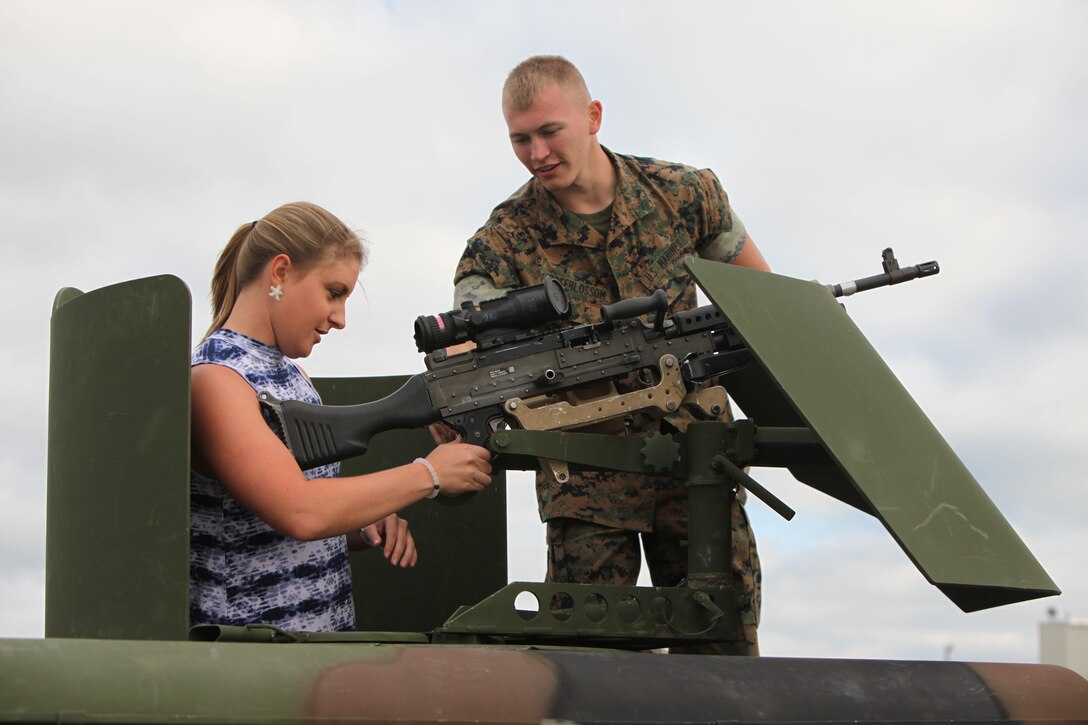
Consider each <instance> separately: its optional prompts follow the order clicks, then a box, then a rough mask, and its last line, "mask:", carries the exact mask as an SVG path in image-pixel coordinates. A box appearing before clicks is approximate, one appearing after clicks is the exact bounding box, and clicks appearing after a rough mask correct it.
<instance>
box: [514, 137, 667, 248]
mask: <svg viewBox="0 0 1088 725" xmlns="http://www.w3.org/2000/svg"><path fill="white" fill-rule="evenodd" d="M601 149H602V150H603V151H604V153H605V155H606V156H608V160H609V161H610V162H611V163H612V168H613V169H615V170H616V196H615V199H613V201H612V224H611V226H610V228H609V230H608V238H607V239H606V238H605V237H602V236H601V235H600V234H599V233H598V232H597V231H596V230H594V229H593V228H592V227H590V226H589V225H588V224H586V223H585V222H584V221H582V219H581V218H580V217H579V216H578V215H577V214H574V213H572V212H569V211H567V210H566V209H564V208H563V207H562V206H560V205H559V202H557V201H556V200H555V197H554V196H552V195H551V193H550V192H549V191H548V190H547V189H545V188H544V185H543V184H542V183H540V181H539V180H538V179H537V178H535V177H534V178H533V179H532V180H531V181H530V182H529V185H530V193H531V194H532V196H533V198H534V199H535V200H536V202H537V205H536V206H537V209H538V213H539V215H540V222H541V224H542V225H543V226H545V227H546V228H552V229H554V230H555V238H553V239H544V238H541V239H540V240H539V241H540V244H541V245H542V246H544V247H550V246H555V245H560V244H567V245H574V246H579V247H588V248H592V249H603V248H604V247H605V243H606V241H610V240H612V239H613V238H615V237H618V236H620V234H622V233H623V231H624V230H625V229H627V228H628V227H630V226H632V225H633V224H634V223H635V222H637V221H638V220H639V219H641V218H642V217H644V216H646V215H647V214H649V213H650V212H651V211H652V210H653V202H652V200H650V199H649V198H648V196H647V194H646V193H645V192H644V191H643V190H642V187H641V186H640V185H639V183H638V176H637V175H636V173H635V171H634V170H633V169H632V168H631V167H630V165H629V164H628V162H627V160H626V159H625V158H624V157H622V156H617V155H616V154H614V153H612V152H611V151H609V150H608V149H607V148H605V147H604V146H602V147H601Z"/></svg>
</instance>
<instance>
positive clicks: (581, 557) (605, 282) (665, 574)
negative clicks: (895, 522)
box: [455, 56, 768, 655]
mask: <svg viewBox="0 0 1088 725" xmlns="http://www.w3.org/2000/svg"><path fill="white" fill-rule="evenodd" d="M503 113H504V115H505V117H506V122H507V127H508V129H509V132H510V141H511V144H512V145H513V148H514V153H515V155H516V156H517V157H518V160H519V161H521V163H522V164H523V165H525V167H526V168H527V169H528V170H529V172H530V173H531V174H532V175H533V178H532V179H531V180H530V181H529V182H528V183H526V184H525V185H524V186H523V187H522V188H521V189H519V190H518V191H517V192H515V193H514V195H513V196H511V197H510V198H509V199H507V200H506V201H505V202H503V203H502V204H500V205H499V206H498V207H496V209H495V210H494V211H493V212H492V214H491V217H490V218H489V219H488V220H487V223H486V224H485V225H484V226H483V227H481V228H480V230H479V231H477V232H476V234H475V236H473V237H472V238H471V239H470V240H469V241H468V246H467V248H466V249H465V252H464V254H463V256H462V257H461V260H460V263H459V264H458V266H457V272H456V275H455V283H456V292H455V306H460V304H461V303H462V302H463V301H466V300H470V301H472V302H475V303H479V302H482V301H485V300H487V299H493V298H495V297H499V296H502V295H503V294H505V292H506V291H507V290H508V289H510V288H514V287H521V286H524V285H532V284H539V283H540V282H542V281H543V279H544V277H545V276H546V275H551V276H553V277H556V278H557V279H558V280H560V281H561V282H562V283H563V286H564V287H565V288H566V290H567V292H568V294H569V296H570V298H571V305H572V309H573V313H574V319H575V320H576V321H577V322H579V323H587V322H589V323H592V322H599V321H600V306H601V305H604V304H609V303H612V302H616V301H618V300H620V299H625V298H628V297H641V296H645V295H649V294H651V293H653V291H654V290H655V289H658V288H661V289H664V290H665V291H666V293H667V294H668V299H669V307H670V311H672V312H675V311H678V310H684V309H690V308H693V307H695V306H696V297H695V285H694V284H693V282H692V280H691V279H690V277H689V275H688V273H687V271H686V269H685V268H684V266H683V263H684V260H685V258H686V257H688V256H689V255H698V256H700V257H704V258H708V259H714V260H718V261H722V262H731V263H733V264H741V265H744V266H748V267H753V268H757V269H764V270H766V269H768V266H767V263H766V262H765V261H764V259H763V256H762V255H761V254H760V252H759V250H758V249H757V248H756V246H755V244H754V243H753V242H752V240H751V238H749V237H748V235H747V234H746V232H745V230H744V226H743V225H742V224H741V222H740V220H739V219H737V218H736V217H735V216H734V215H733V213H732V210H731V208H730V206H729V201H728V198H727V197H726V194H725V191H724V190H723V189H722V187H721V184H720V183H719V181H718V179H717V177H716V176H715V175H714V173H713V172H711V171H710V170H708V169H702V170H697V169H693V168H691V167H687V166H682V165H680V164H671V163H665V162H661V161H656V160H653V159H647V158H639V157H633V156H624V155H620V154H615V153H612V152H611V151H609V150H608V149H606V148H604V147H602V146H601V145H600V143H599V142H598V140H597V135H596V134H597V131H598V130H599V129H600V126H601V115H602V106H601V104H600V102H599V101H595V100H591V99H590V95H589V91H588V90H587V88H586V85H585V81H584V80H583V79H582V76H581V74H580V73H579V72H578V70H577V69H576V68H575V67H574V66H573V65H572V64H570V63H569V62H568V61H566V60H565V59H563V58H560V57H557V56H536V57H533V58H530V59H528V60H526V61H524V62H522V63H521V64H520V65H518V66H517V67H516V68H515V69H514V70H513V71H512V72H511V73H510V76H509V77H508V78H507V81H506V84H505V86H504V88H503ZM686 423H687V419H685V418H684V417H683V416H676V415H674V416H670V417H669V418H668V419H666V420H665V421H661V422H658V421H652V420H651V419H650V418H649V417H648V416H638V418H637V420H636V424H635V428H636V431H635V432H636V433H641V434H644V435H645V434H648V433H650V432H651V431H652V430H655V429H657V427H658V426H661V427H662V428H663V429H664V430H666V431H669V430H672V429H680V430H683V429H684V428H685V427H686ZM742 493H743V492H742ZM537 495H538V499H539V505H540V516H541V519H542V520H543V521H544V522H545V523H546V525H547V535H548V580H549V581H556V582H572V583H596V584H634V583H636V581H637V578H638V572H639V566H640V556H639V535H640V534H641V538H642V542H643V546H644V548H645V552H646V560H647V563H648V565H649V568H650V575H651V580H652V581H653V583H654V585H655V586H676V585H677V584H679V583H680V582H681V581H682V580H683V579H684V578H685V576H686V573H687V549H686V544H687V494H686V491H685V486H684V482H683V481H682V480H679V479H674V478H669V477H664V476H653V477H642V476H638V475H635V474H626V473H598V472H584V473H577V474H576V473H575V472H572V473H571V475H570V477H569V481H568V482H567V483H564V484H560V483H557V482H555V481H552V480H550V479H548V478H547V477H545V476H543V475H541V476H539V477H538V478H537ZM742 499H743V496H738V501H737V502H736V503H735V505H734V507H733V512H732V531H733V567H732V568H733V575H734V579H735V584H736V586H737V588H738V591H739V592H740V594H741V598H742V601H743V602H744V603H745V606H744V609H743V610H742V612H741V620H742V631H741V632H740V633H739V635H740V640H739V642H738V647H737V648H735V649H732V650H730V651H734V652H738V653H743V654H753V655H754V654H758V643H757V637H756V627H757V625H758V622H759V610H760V568H759V557H758V554H757V553H756V545H755V538H754V536H753V535H752V532H751V527H750V526H749V523H748V517H747V514H746V513H745V511H744V508H743V500H742Z"/></svg>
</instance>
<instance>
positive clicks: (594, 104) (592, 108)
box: [589, 101, 604, 135]
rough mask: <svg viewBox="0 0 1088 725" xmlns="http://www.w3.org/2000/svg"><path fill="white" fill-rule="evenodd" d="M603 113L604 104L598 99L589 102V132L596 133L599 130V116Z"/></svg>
mask: <svg viewBox="0 0 1088 725" xmlns="http://www.w3.org/2000/svg"><path fill="white" fill-rule="evenodd" d="M603 115H604V106H602V105H601V102H600V101H590V102H589V132H590V134H593V135H596V134H597V132H598V131H600V130H601V117H602V116H603Z"/></svg>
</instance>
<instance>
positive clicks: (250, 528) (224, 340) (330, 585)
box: [189, 329, 355, 632]
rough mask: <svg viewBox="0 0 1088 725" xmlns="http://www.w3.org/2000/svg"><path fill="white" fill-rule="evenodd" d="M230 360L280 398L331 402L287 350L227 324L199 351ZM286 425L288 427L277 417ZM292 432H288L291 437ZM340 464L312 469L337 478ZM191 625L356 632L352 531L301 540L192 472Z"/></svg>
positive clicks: (215, 360) (197, 360) (205, 358)
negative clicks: (350, 556) (349, 547)
mask: <svg viewBox="0 0 1088 725" xmlns="http://www.w3.org/2000/svg"><path fill="white" fill-rule="evenodd" d="M209 363H210V364H214V365H223V366H225V367H228V368H230V369H231V370H233V371H235V372H236V373H238V374H239V375H241V376H242V377H243V378H245V380H246V382H248V383H249V384H250V385H251V386H253V389H254V391H261V390H268V391H270V392H271V393H272V394H273V395H275V396H276V397H277V398H279V399H280V400H302V401H306V402H310V403H319V402H321V398H320V397H319V396H318V394H317V391H316V390H314V387H313V385H311V384H310V381H309V380H307V379H306V376H305V375H303V373H302V371H301V370H300V369H299V368H298V366H297V365H295V363H294V362H292V361H291V360H289V359H287V358H286V357H284V356H283V353H281V352H280V351H279V349H278V348H276V347H272V346H271V345H266V344H264V343H261V342H258V341H256V340H254V339H252V338H250V337H246V336H245V335H242V334H240V333H238V332H235V331H233V330H226V329H219V330H216V331H215V332H213V333H212V334H211V335H209V336H208V338H207V339H206V340H204V342H202V343H201V344H200V346H199V347H197V348H196V350H195V351H193V356H192V364H193V365H202V364H209ZM269 427H270V428H272V429H273V430H274V431H277V435H279V430H278V425H277V424H274V423H273V422H271V421H270V422H269ZM281 438H282V436H281ZM339 472H340V465H339V464H333V465H330V466H322V467H320V468H314V469H311V470H309V471H306V472H305V475H306V478H307V479H315V478H332V477H335V476H336V475H337V474H338V473H339ZM189 508H190V517H191V529H192V533H191V536H190V546H189V620H190V624H194V625H195V624H236V625H242V624H249V623H253V622H261V623H264V624H273V625H275V626H277V627H281V628H282V629H286V630H293V631H311V632H314V631H333V630H345V629H354V628H355V606H354V603H353V602H352V596H351V569H350V567H349V564H348V550H347V540H346V539H345V538H344V537H343V536H338V537H335V538H332V539H325V540H322V541H298V540H296V539H292V538H291V537H289V536H285V535H284V534H281V533H279V532H278V531H276V530H275V529H273V528H272V527H270V526H269V525H268V524H266V523H265V522H264V521H262V520H261V519H259V518H257V516H255V515H254V514H252V513H250V512H249V510H248V509H246V508H245V507H244V506H242V505H241V504H240V503H238V501H236V500H235V499H234V497H233V496H231V495H230V493H228V492H227V490H226V488H224V487H223V485H222V484H221V483H219V482H218V481H216V480H213V479H211V478H207V477H205V476H202V475H200V474H199V473H197V472H196V471H190V473H189Z"/></svg>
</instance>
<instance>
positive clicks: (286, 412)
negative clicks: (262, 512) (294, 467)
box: [257, 375, 441, 470]
mask: <svg viewBox="0 0 1088 725" xmlns="http://www.w3.org/2000/svg"><path fill="white" fill-rule="evenodd" d="M257 398H258V400H259V401H260V403H261V406H262V407H264V408H265V409H266V410H269V411H271V412H272V413H273V415H274V416H275V417H276V419H277V420H278V421H279V423H280V425H281V427H282V429H283V433H284V436H285V438H286V443H287V447H288V448H289V449H290V450H291V454H292V455H294V457H295V460H296V461H298V464H299V466H300V467H301V468H302V469H303V470H306V469H309V468H315V467H317V466H323V465H325V464H327V463H332V462H334V461H342V460H344V459H346V458H351V457H353V456H359V455H362V454H364V453H366V452H367V449H368V448H369V447H370V438H371V436H373V435H374V434H375V433H380V432H382V431H384V430H392V429H396V428H419V427H421V426H425V425H428V424H430V423H433V422H435V421H436V420H439V418H440V417H441V414H440V411H439V410H437V409H436V408H435V407H434V406H433V405H431V396H430V393H429V392H428V390H427V383H426V380H425V379H424V377H423V375H413V376H412V377H411V378H409V379H408V381H407V382H406V383H404V385H402V386H401V387H399V388H398V389H397V390H395V391H393V392H392V393H390V394H389V395H387V396H385V397H384V398H382V399H380V400H375V401H373V402H370V403H360V404H358V405H314V404H312V403H303V402H300V401H297V400H278V399H276V398H275V397H273V396H272V395H271V394H270V393H268V392H261V393H260V394H259V395H258V396H257Z"/></svg>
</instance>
